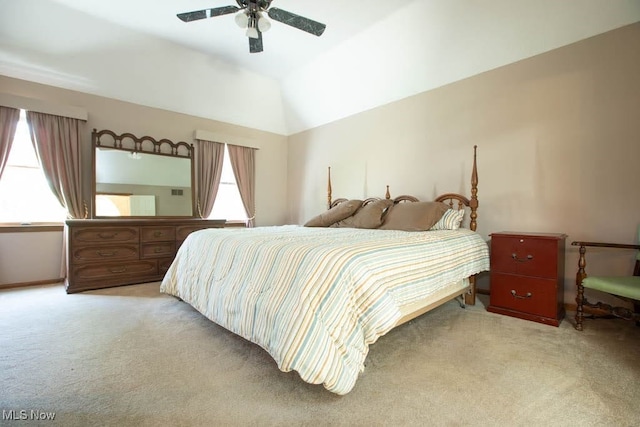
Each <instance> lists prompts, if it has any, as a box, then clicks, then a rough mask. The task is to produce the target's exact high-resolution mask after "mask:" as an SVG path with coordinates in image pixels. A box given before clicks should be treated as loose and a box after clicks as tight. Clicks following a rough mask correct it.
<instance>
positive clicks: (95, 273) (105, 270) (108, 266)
mask: <svg viewBox="0 0 640 427" xmlns="http://www.w3.org/2000/svg"><path fill="white" fill-rule="evenodd" d="M157 274H158V262H157V261H156V260H138V261H124V262H114V263H101V264H86V265H76V266H74V267H73V268H72V269H71V275H72V278H73V279H74V281H76V282H79V283H80V282H83V281H88V280H105V279H108V280H113V279H117V278H121V277H126V276H132V277H135V276H143V277H144V276H155V275H157Z"/></svg>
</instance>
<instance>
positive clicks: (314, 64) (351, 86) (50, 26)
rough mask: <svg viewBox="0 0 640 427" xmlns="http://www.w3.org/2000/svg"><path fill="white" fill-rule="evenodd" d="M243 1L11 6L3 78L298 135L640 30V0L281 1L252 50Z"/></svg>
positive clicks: (6, 8) (3, 12) (30, 1)
mask: <svg viewBox="0 0 640 427" xmlns="http://www.w3.org/2000/svg"><path fill="white" fill-rule="evenodd" d="M235 4H236V2H235V0H135V1H131V0H48V1H42V0H0V74H3V75H6V76H9V77H15V78H20V79H25V80H30V81H35V82H39V83H44V84H49V85H53V86H58V87H63V88H67V89H72V90H78V91H82V92H86V93H91V94H95V95H100V96H105V97H110V98H115V99H120V100H124V101H129V102H134V103H138V104H142V105H148V106H152V107H157V108H163V109H167V110H171V111H176V112H180V113H185V114H191V115H195V116H199V117H205V118H209V119H213V120H220V121H224V122H228V123H233V124H237V125H241V126H247V127H251V128H255V129H260V130H265V131H269V132H274V133H278V134H282V135H290V134H293V133H297V132H300V131H304V130H307V129H310V128H313V127H316V126H320V125H322V124H325V123H329V122H332V121H335V120H338V119H341V118H344V117H347V116H349V115H352V114H356V113H358V112H361V111H364V110H368V109H371V108H375V107H377V106H380V105H384V104H386V103H389V102H393V101H396V100H399V99H402V98H405V97H408V96H411V95H414V94H417V93H420V92H424V91H427V90H430V89H433V88H436V87H439V86H442V85H445V84H448V83H452V82H455V81H457V80H460V79H464V78H467V77H470V76H473V75H475V74H478V73H481V72H484V71H488V70H491V69H494V68H496V67H500V66H503V65H506V64H509V63H512V62H515V61H519V60H522V59H525V58H528V57H531V56H533V55H537V54H540V53H543V52H546V51H549V50H552V49H555V48H558V47H561V46H564V45H567V44H570V43H573V42H575V41H578V40H581V39H584V38H587V37H591V36H594V35H597V34H600V33H603V32H606V31H609V30H612V29H615V28H618V27H621V26H624V25H628V24H631V23H634V22H638V21H640V1H638V0H607V1H602V0H563V1H557V0H515V1H514V0H487V1H477V0H369V1H366V2H362V1H352V2H347V1H344V0H333V1H331V0H322V1H320V0H274V1H273V5H272V7H277V8H280V9H284V10H287V11H289V12H293V13H295V14H298V15H302V16H305V17H308V18H311V19H313V20H315V21H319V22H322V23H324V24H326V25H327V29H326V31H325V33H324V34H323V35H322V36H321V37H315V36H313V35H310V34H308V33H305V32H303V31H300V30H298V29H295V28H292V27H290V26H287V25H284V24H282V23H279V22H273V23H272V27H271V29H270V30H269V31H268V32H266V33H264V35H263V42H264V52H261V53H254V54H251V53H249V48H248V40H247V37H246V36H245V35H244V31H243V30H241V29H240V28H238V27H237V26H236V24H235V22H234V16H233V14H230V15H224V16H217V17H214V18H209V19H203V20H199V21H194V22H189V23H184V22H182V21H180V20H179V19H177V17H176V14H177V13H181V12H189V11H194V10H201V9H208V8H215V7H220V6H227V5H235Z"/></svg>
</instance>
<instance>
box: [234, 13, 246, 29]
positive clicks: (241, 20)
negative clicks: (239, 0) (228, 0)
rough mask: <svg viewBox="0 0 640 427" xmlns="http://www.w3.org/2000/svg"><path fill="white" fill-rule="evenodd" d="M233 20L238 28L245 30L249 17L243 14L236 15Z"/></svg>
mask: <svg viewBox="0 0 640 427" xmlns="http://www.w3.org/2000/svg"><path fill="white" fill-rule="evenodd" d="M235 20H236V24H238V27H240V28H242V29H244V28H247V25H248V24H249V17H248V16H247V14H246V13H245V12H240V13H236V17H235Z"/></svg>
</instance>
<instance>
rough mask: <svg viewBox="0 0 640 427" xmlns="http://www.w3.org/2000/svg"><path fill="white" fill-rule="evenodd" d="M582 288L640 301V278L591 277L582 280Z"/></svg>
mask: <svg viewBox="0 0 640 427" xmlns="http://www.w3.org/2000/svg"><path fill="white" fill-rule="evenodd" d="M582 286H584V287H585V288H589V289H596V290H598V291H602V292H606V293H609V294H613V295H619V296H621V297H627V298H631V299H635V300H640V276H625V277H597V276H589V277H585V278H584V279H583V280H582Z"/></svg>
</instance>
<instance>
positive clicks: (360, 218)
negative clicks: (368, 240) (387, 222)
mask: <svg viewBox="0 0 640 427" xmlns="http://www.w3.org/2000/svg"><path fill="white" fill-rule="evenodd" d="M392 205H393V200H388V199H382V200H376V201H375V202H371V203H367V204H366V205H364V206H363V207H361V208H360V209H358V210H357V211H356V213H355V214H353V215H352V216H350V217H347V218H345V219H343V220H342V221H338V222H336V223H335V224H333V225H332V227H341V228H378V227H380V225H382V222H383V220H384V215H385V214H386V212H387V209H388V208H389V207H390V206H392Z"/></svg>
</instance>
